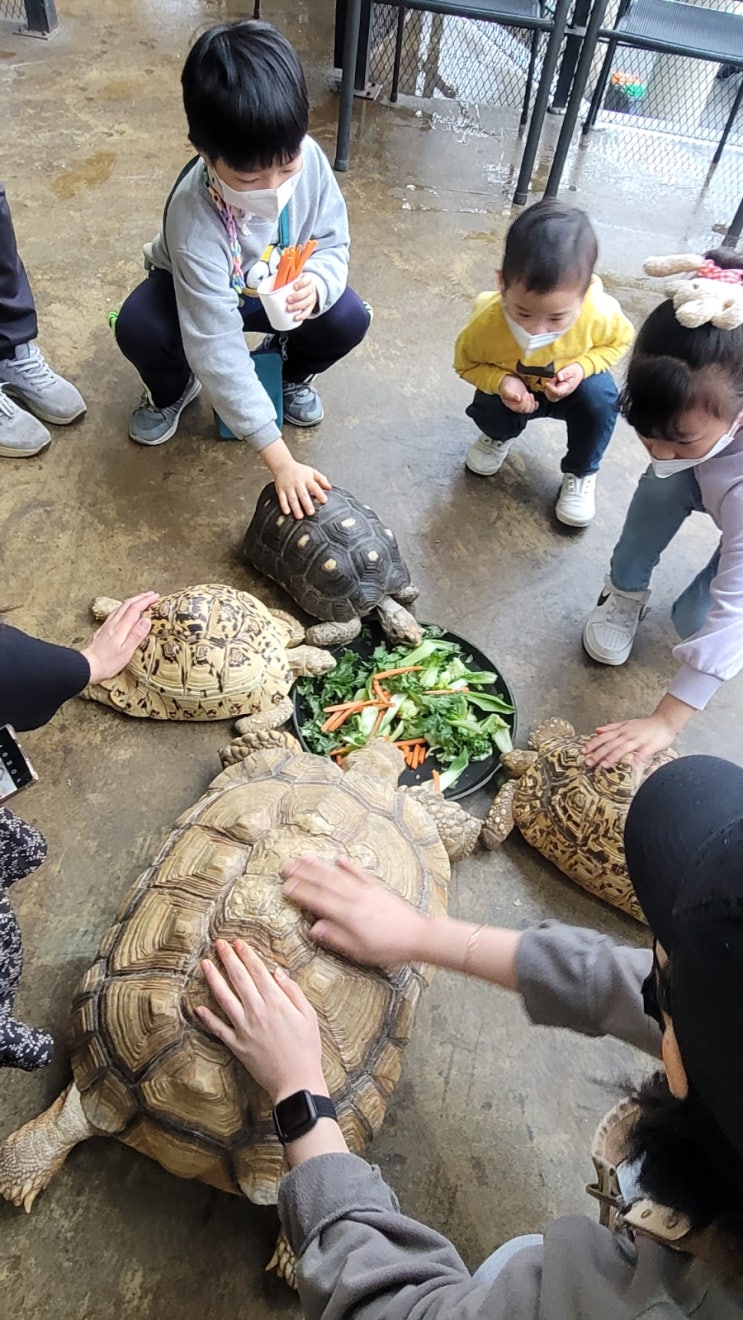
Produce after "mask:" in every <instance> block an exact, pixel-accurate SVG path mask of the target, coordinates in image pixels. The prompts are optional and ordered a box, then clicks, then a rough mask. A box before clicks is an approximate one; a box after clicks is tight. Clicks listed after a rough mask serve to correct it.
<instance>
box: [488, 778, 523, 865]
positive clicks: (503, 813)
mask: <svg viewBox="0 0 743 1320" xmlns="http://www.w3.org/2000/svg"><path fill="white" fill-rule="evenodd" d="M517 787H518V780H517V779H509V781H508V783H507V784H504V785H503V787H502V789H501V790H500V792H499V793H496V795H495V797H494V798H493V803H492V806H491V808H490V811H489V812H488V814H487V816H486V817H485V823H484V825H483V827H482V844H483V847H484V848H487V849H488V851H489V852H492V851H493V849H495V848H498V847H500V845H501V844H502V842H503V840H504V839H507V838H508V836H509V834H510V833H511V830H512V829H513V826H514V819H513V795H514V793H515V792H516V789H517Z"/></svg>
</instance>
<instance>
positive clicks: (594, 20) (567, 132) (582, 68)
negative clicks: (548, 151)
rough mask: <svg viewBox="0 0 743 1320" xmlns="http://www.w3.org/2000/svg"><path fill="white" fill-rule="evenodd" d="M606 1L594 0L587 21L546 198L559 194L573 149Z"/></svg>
mask: <svg viewBox="0 0 743 1320" xmlns="http://www.w3.org/2000/svg"><path fill="white" fill-rule="evenodd" d="M607 3H608V0H594V4H593V9H592V10H591V17H590V18H589V20H588V27H587V28H586V35H585V37H584V39H583V49H582V51H581V53H580V59H579V60H578V68H577V69H576V71H575V78H574V80H573V87H572V90H571V92H570V96H569V97H568V104H567V107H566V109H565V118H564V120H563V123H562V128H561V129H560V136H559V138H558V139H557V146H556V147H555V154H554V157H553V160H552V168H551V169H550V172H549V178H548V179H547V187H546V188H545V190H544V195H545V197H556V196H557V190H558V188H559V187H560V180H561V178H562V172H563V170H564V168H565V161H566V159H567V154H568V151H569V150H570V143H571V142H572V140H573V133H574V131H575V125H576V124H577V122H578V116H579V115H580V107H581V102H582V100H583V93H584V91H585V90H586V83H587V82H588V75H589V73H590V72H591V64H592V63H593V57H594V55H595V53H596V47H597V45H598V40H599V32H600V30H601V24H602V23H603V21H604V15H605V13H606V6H607Z"/></svg>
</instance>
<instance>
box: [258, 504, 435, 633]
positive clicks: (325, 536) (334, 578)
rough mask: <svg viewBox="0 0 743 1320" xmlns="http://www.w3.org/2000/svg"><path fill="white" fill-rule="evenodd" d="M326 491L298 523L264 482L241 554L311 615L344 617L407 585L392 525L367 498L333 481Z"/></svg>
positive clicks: (365, 611) (363, 612)
mask: <svg viewBox="0 0 743 1320" xmlns="http://www.w3.org/2000/svg"><path fill="white" fill-rule="evenodd" d="M327 496H328V499H327V503H326V504H318V505H316V507H315V512H314V514H313V515H312V517H311V518H302V519H301V520H300V521H297V519H296V518H293V517H292V516H291V515H290V514H284V513H282V512H281V506H280V504H279V500H278V495H277V493H276V488H275V486H274V485H273V484H271V485H269V486H266V487H264V489H263V490H262V491H261V493H260V495H259V497H258V503H257V504H256V507H255V513H254V514H253V518H252V521H251V523H250V526H249V527H248V530H247V532H246V533H245V539H244V541H243V548H242V555H243V559H244V560H245V562H246V563H247V564H250V565H251V566H252V567H253V568H257V569H258V571H259V572H260V573H263V574H265V576H266V577H270V578H273V580H274V581H275V582H278V583H279V586H281V587H283V589H284V591H287V592H288V593H289V595H290V596H292V597H293V598H294V600H295V601H296V602H297V604H298V605H300V606H301V607H302V609H303V610H306V611H307V613H308V614H311V615H312V616H313V617H314V618H317V619H323V620H326V621H333V622H336V623H347V622H348V621H349V620H351V619H355V618H357V617H361V618H363V617H364V615H366V614H369V613H370V611H371V610H373V609H374V608H375V606H376V605H378V604H379V602H380V601H381V600H382V598H383V597H384V596H395V595H396V594H397V593H398V592H399V591H402V590H404V588H406V587H409V586H410V573H409V572H408V567H407V564H406V563H405V560H404V559H403V557H402V555H401V553H400V547H399V546H398V544H397V537H396V536H395V533H394V532H393V530H392V528H391V527H385V525H384V523H383V522H381V520H380V519H379V518H378V517H377V515H376V513H375V512H374V510H373V509H370V508H369V506H368V504H361V503H360V502H359V501H358V500H357V499H356V498H355V496H354V495H351V494H350V493H349V492H348V491H347V490H341V489H340V487H338V486H334V487H333V489H332V490H329V491H328V492H327Z"/></svg>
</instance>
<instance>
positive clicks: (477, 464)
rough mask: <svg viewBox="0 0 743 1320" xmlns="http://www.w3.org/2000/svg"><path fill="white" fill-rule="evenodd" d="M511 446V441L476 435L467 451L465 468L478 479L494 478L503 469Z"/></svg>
mask: <svg viewBox="0 0 743 1320" xmlns="http://www.w3.org/2000/svg"><path fill="white" fill-rule="evenodd" d="M512 444H513V440H491V439H490V437H489V436H487V435H478V437H477V439H476V441H475V443H474V444H473V445H470V447H469V449H468V450H467V457H466V459H465V460H464V462H465V467H467V468H468V469H469V471H470V472H476V473H477V475H478V477H494V476H495V474H496V472H500V470H501V468H502V467H503V464H504V463H505V461H506V458H507V456H508V451H509V449H510V448H511V445H512Z"/></svg>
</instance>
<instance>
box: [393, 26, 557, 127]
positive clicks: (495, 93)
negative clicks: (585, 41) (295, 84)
mask: <svg viewBox="0 0 743 1320" xmlns="http://www.w3.org/2000/svg"><path fill="white" fill-rule="evenodd" d="M545 12H546V13H551V12H552V11H551V9H546V10H545ZM397 22H398V19H397V10H395V9H392V8H390V7H389V6H388V5H376V4H375V5H374V7H373V11H372V23H371V39H370V59H369V78H370V81H371V82H372V83H374V84H379V85H381V87H382V89H383V91H384V92H385V94H387V95H389V92H390V90H391V85H392V72H393V66H394V57H395V35H396V32H397ZM547 40H548V35H547V34H546V33H536V34H535V33H532V32H528V31H524V30H523V29H517V28H510V27H501V26H500V25H499V24H495V23H488V22H485V21H483V20H482V19H476V18H459V17H453V16H443V15H441V14H428V13H425V12H421V11H419V10H408V12H407V14H406V16H405V27H404V33H403V44H402V58H401V62H400V81H399V86H398V92H399V94H400V95H401V96H414V97H425V98H431V97H434V98H435V97H444V98H446V99H450V100H455V101H467V102H470V103H475V104H480V105H482V104H496V105H499V106H507V107H509V108H513V109H518V110H520V109H521V106H522V103H523V100H524V95H525V91H526V86H527V79H528V73H529V63H530V58H531V53H532V43H533V42H536V64H535V69H534V86H535V87H536V85H537V82H538V80H539V72H540V69H541V65H542V58H543V55H544V49H545V46H546V43H547Z"/></svg>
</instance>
